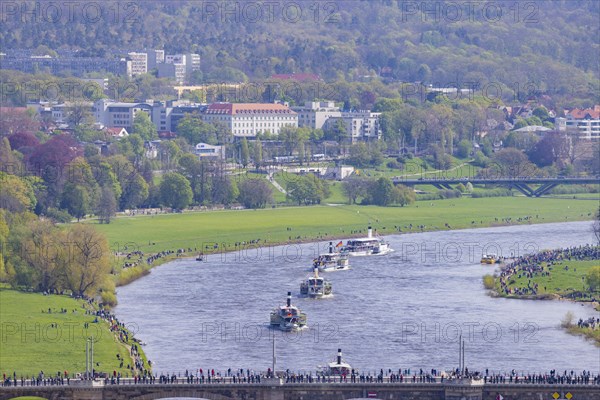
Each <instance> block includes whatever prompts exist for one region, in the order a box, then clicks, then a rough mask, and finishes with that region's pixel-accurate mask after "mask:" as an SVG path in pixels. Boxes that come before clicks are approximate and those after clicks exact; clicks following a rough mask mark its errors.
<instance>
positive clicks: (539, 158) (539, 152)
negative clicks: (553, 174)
mask: <svg viewBox="0 0 600 400" xmlns="http://www.w3.org/2000/svg"><path fill="white" fill-rule="evenodd" d="M570 153H571V143H570V141H569V138H568V136H567V135H565V134H564V133H561V132H548V133H547V134H546V135H545V136H544V137H543V138H542V139H541V140H540V141H539V142H537V143H536V144H535V145H534V146H533V147H532V148H531V150H530V151H529V152H528V153H527V155H528V156H529V159H530V160H531V161H533V162H534V163H535V164H536V165H537V166H538V167H547V166H549V165H552V164H554V163H556V162H557V161H560V160H568V159H569V155H570Z"/></svg>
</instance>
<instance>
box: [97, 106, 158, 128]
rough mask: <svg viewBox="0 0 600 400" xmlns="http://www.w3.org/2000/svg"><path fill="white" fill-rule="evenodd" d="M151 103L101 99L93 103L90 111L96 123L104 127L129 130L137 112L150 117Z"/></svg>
mask: <svg viewBox="0 0 600 400" xmlns="http://www.w3.org/2000/svg"><path fill="white" fill-rule="evenodd" d="M152 111H153V105H150V104H146V103H122V102H116V101H113V100H108V99H101V100H98V101H97V102H95V103H94V106H93V107H92V112H93V114H94V118H95V119H96V123H97V124H99V125H101V126H104V127H106V128H125V129H127V130H130V129H131V127H132V126H133V120H134V118H135V116H136V114H137V113H138V112H145V113H147V114H148V115H149V116H150V118H151V119H152V114H153V112H152Z"/></svg>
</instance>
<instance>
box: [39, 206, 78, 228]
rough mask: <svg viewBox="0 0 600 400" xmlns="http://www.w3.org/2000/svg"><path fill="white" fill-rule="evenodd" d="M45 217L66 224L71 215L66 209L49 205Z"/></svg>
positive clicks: (69, 220)
mask: <svg viewBox="0 0 600 400" xmlns="http://www.w3.org/2000/svg"><path fill="white" fill-rule="evenodd" d="M46 217H48V218H50V219H51V220H53V221H54V222H57V223H63V224H67V223H69V222H71V220H72V219H73V217H71V214H69V213H68V212H66V211H63V210H59V209H58V208H54V207H50V208H48V210H46Z"/></svg>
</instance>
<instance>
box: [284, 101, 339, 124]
mask: <svg viewBox="0 0 600 400" xmlns="http://www.w3.org/2000/svg"><path fill="white" fill-rule="evenodd" d="M292 110H294V111H295V112H296V113H297V114H298V126H300V127H302V126H306V127H309V128H311V129H323V126H324V125H325V123H326V122H327V120H328V119H329V118H332V117H337V118H340V117H341V116H342V112H341V111H340V108H339V107H336V106H335V103H334V102H332V101H328V102H315V101H308V102H306V103H305V104H304V106H296V107H292Z"/></svg>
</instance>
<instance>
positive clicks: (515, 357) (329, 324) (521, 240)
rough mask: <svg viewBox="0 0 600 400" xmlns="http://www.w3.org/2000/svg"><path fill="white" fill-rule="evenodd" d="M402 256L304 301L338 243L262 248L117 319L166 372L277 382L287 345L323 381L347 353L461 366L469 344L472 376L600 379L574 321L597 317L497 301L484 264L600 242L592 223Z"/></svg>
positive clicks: (139, 301)
mask: <svg viewBox="0 0 600 400" xmlns="http://www.w3.org/2000/svg"><path fill="white" fill-rule="evenodd" d="M387 239H388V241H389V242H390V244H391V246H392V248H394V249H395V250H396V251H395V252H394V253H391V254H388V255H385V256H371V257H354V258H351V259H350V262H351V267H352V268H351V269H350V270H347V271H338V272H332V273H328V274H324V275H326V277H327V278H328V279H329V280H330V281H331V282H332V284H333V291H334V296H333V298H329V299H321V300H312V299H305V298H299V297H298V293H299V284H300V281H301V280H302V279H303V278H305V277H306V276H307V275H308V274H309V273H310V271H309V266H310V264H311V260H312V259H313V258H314V257H315V254H316V253H319V252H325V248H326V246H327V243H312V244H302V245H288V246H278V247H263V248H260V249H256V248H254V247H251V248H247V249H245V250H241V251H237V252H233V253H227V254H218V255H212V256H210V257H208V258H207V260H205V261H203V262H199V261H194V260H177V261H173V262H170V263H168V264H165V265H162V266H160V267H157V268H155V269H154V270H152V273H151V274H149V275H148V276H145V277H143V278H141V279H139V280H137V281H135V282H133V283H132V284H130V285H128V286H125V287H121V288H119V289H118V300H119V306H118V307H117V308H116V309H115V312H116V314H117V316H118V318H119V319H120V320H121V321H122V322H125V323H126V324H127V325H128V326H129V327H130V328H131V329H132V330H133V331H135V332H136V337H137V338H139V339H140V340H142V341H143V342H144V343H145V346H144V349H145V351H146V354H147V355H148V357H149V359H151V360H152V361H153V364H154V371H155V372H158V373H160V372H176V373H177V372H183V371H185V370H186V369H189V370H190V371H192V370H196V369H198V368H203V369H204V370H205V371H206V369H208V368H210V369H213V368H214V369H215V370H226V369H227V368H232V369H235V368H238V369H239V368H244V369H246V368H249V369H253V370H256V371H263V370H266V369H267V368H269V367H270V366H271V363H272V341H273V337H275V344H276V349H277V350H276V354H277V369H278V370H279V369H288V368H289V369H290V370H293V371H308V370H312V371H314V370H315V369H316V367H317V365H324V364H325V363H327V362H329V361H332V360H333V359H334V357H335V354H336V351H337V348H342V349H343V351H344V359H345V360H346V361H347V362H348V363H350V364H351V365H352V366H353V367H354V368H358V369H359V370H364V371H372V370H375V369H377V370H379V368H392V369H394V370H397V369H398V368H402V369H405V368H412V369H413V370H414V368H423V369H426V370H429V369H431V368H436V369H438V370H442V369H452V368H456V367H457V366H458V357H459V356H458V354H459V350H458V349H459V344H458V343H459V335H460V334H462V338H463V339H464V340H465V360H466V366H467V367H469V369H471V370H483V369H485V368H489V370H490V371H499V372H503V371H510V370H512V369H515V370H517V371H523V372H527V371H528V372H538V371H548V370H550V369H553V368H556V369H559V370H561V371H562V370H564V369H567V370H571V369H574V370H578V371H581V370H584V369H585V370H591V371H595V372H596V373H598V371H600V348H598V347H595V346H594V345H593V344H592V343H591V342H589V341H586V340H585V339H583V338H581V337H576V336H572V335H569V334H567V333H565V331H564V330H562V329H561V328H560V321H561V319H562V318H563V317H564V315H565V314H566V313H567V312H568V311H572V312H573V313H574V314H575V316H576V317H577V318H580V317H582V318H587V317H589V316H595V317H598V316H599V315H598V313H597V312H595V311H594V310H593V309H592V308H591V307H588V306H582V305H579V304H575V303H571V302H567V301H527V300H514V299H499V298H492V297H490V296H488V295H487V294H486V291H485V290H484V288H483V286H482V276H483V275H484V274H486V273H490V272H491V271H493V270H494V268H495V267H494V266H489V265H487V266H486V265H480V264H479V258H480V257H481V254H482V253H496V254H501V255H503V256H507V257H508V256H511V255H520V254H525V253H529V252H532V251H536V250H538V249H549V248H558V247H567V246H576V245H581V244H586V243H594V240H595V239H594V236H593V234H592V231H591V222H572V223H558V224H541V225H529V226H526V225H521V226H512V227H500V228H483V229H469V230H459V231H446V232H429V233H416V234H405V235H392V236H388V237H387ZM288 291H291V292H292V294H293V297H292V302H293V303H294V304H296V305H297V306H299V307H300V308H301V309H302V310H303V311H305V312H306V313H307V315H308V325H309V328H308V329H306V330H303V331H300V332H297V333H283V332H279V331H274V330H271V329H270V328H269V327H268V321H269V313H270V311H271V310H272V308H274V307H275V306H277V305H281V304H284V303H285V297H286V293H287V292H288Z"/></svg>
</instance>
